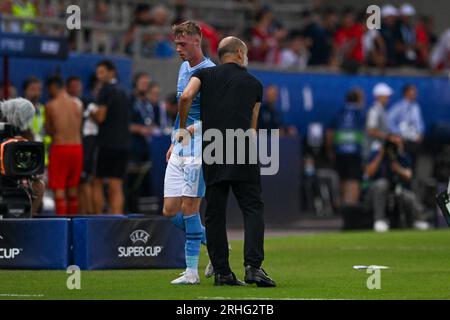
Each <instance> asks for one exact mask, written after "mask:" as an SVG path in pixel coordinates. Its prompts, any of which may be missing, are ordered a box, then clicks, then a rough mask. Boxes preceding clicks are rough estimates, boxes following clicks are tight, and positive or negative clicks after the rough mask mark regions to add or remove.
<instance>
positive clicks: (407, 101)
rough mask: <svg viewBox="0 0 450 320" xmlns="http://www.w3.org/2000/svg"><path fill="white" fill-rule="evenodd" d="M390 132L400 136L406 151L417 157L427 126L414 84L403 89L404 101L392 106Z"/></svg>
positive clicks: (389, 119)
mask: <svg viewBox="0 0 450 320" xmlns="http://www.w3.org/2000/svg"><path fill="white" fill-rule="evenodd" d="M388 128H389V132H391V133H394V134H396V135H399V136H400V137H401V138H402V139H403V141H404V143H405V148H406V151H407V152H408V153H409V154H412V155H413V156H415V155H416V154H417V152H418V149H419V147H420V143H421V142H422V140H423V134H424V132H425V125H424V121H423V118H422V112H421V110H420V105H419V104H418V103H417V89H416V87H415V86H414V85H412V84H407V85H405V86H404V87H403V99H402V100H400V101H399V102H397V103H396V104H394V105H393V106H392V108H391V109H390V110H389V113H388Z"/></svg>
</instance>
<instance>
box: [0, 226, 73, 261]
mask: <svg viewBox="0 0 450 320" xmlns="http://www.w3.org/2000/svg"><path fill="white" fill-rule="evenodd" d="M69 240H70V220H69V219H2V220H0V269H65V268H67V266H68V265H69V261H70V252H69V250H70V243H69Z"/></svg>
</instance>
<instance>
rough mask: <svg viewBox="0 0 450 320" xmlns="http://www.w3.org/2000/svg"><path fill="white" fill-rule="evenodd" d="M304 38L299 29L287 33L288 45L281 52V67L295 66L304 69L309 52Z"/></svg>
mask: <svg viewBox="0 0 450 320" xmlns="http://www.w3.org/2000/svg"><path fill="white" fill-rule="evenodd" d="M305 42H306V40H305V38H304V37H303V36H302V34H301V33H300V32H299V31H292V32H291V33H290V35H289V45H288V47H287V48H285V49H283V51H282V52H281V58H280V66H281V67H282V68H296V69H298V70H304V69H305V68H306V66H307V65H308V59H309V52H308V50H307V48H306V43H305Z"/></svg>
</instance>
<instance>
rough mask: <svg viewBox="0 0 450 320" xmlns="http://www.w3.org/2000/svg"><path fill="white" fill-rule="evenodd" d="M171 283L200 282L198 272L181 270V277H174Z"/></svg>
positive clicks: (186, 283) (190, 283) (191, 283)
mask: <svg viewBox="0 0 450 320" xmlns="http://www.w3.org/2000/svg"><path fill="white" fill-rule="evenodd" d="M170 283H171V284H184V285H194V284H200V277H199V276H198V273H197V274H196V273H192V272H183V273H182V275H181V277H178V278H176V279H175V280H173V281H172V282H170Z"/></svg>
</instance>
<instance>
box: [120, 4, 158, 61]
mask: <svg viewBox="0 0 450 320" xmlns="http://www.w3.org/2000/svg"><path fill="white" fill-rule="evenodd" d="M151 24H152V14H151V11H150V5H148V4H144V3H142V4H138V5H137V6H136V9H135V10H134V14H133V20H132V22H131V25H130V27H129V29H128V31H127V33H126V34H125V36H124V40H123V41H124V43H125V50H126V52H127V53H128V54H131V53H132V52H133V39H134V36H135V33H136V29H137V28H138V27H148V26H150V25H151Z"/></svg>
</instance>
